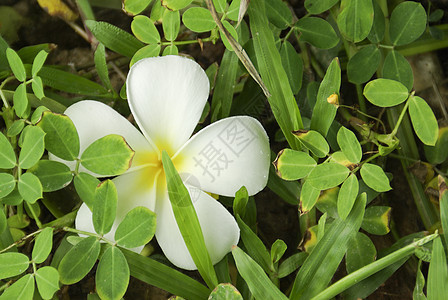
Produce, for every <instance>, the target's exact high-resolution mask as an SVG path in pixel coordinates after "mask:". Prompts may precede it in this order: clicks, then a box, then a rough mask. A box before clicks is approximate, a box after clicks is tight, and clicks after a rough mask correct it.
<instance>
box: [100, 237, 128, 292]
mask: <svg viewBox="0 0 448 300" xmlns="http://www.w3.org/2000/svg"><path fill="white" fill-rule="evenodd" d="M95 283H96V291H97V293H98V295H99V296H100V297H101V299H117V300H119V299H121V298H122V297H123V296H124V294H125V293H126V289H127V288H128V284H129V266H128V263H127V261H126V258H125V257H124V255H123V253H121V251H120V249H118V248H117V247H115V246H112V247H109V248H108V249H107V250H106V251H105V252H104V254H103V255H102V256H101V259H100V263H99V264H98V269H97V271H96V275H95Z"/></svg>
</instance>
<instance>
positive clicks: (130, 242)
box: [115, 206, 156, 248]
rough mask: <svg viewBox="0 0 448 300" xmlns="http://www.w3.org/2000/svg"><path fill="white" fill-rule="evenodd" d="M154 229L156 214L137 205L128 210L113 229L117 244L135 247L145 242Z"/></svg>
mask: <svg viewBox="0 0 448 300" xmlns="http://www.w3.org/2000/svg"><path fill="white" fill-rule="evenodd" d="M155 231H156V214H155V213H153V212H152V211H151V210H149V209H148V208H146V207H143V206H139V207H136V208H134V209H132V210H131V211H129V212H128V213H127V214H126V216H125V217H124V219H123V221H121V223H120V224H119V225H118V228H117V230H116V231H115V241H116V242H117V244H118V245H119V246H122V247H125V248H135V247H139V246H143V245H145V244H147V243H148V242H149V241H150V240H151V239H152V238H153V236H154V234H155Z"/></svg>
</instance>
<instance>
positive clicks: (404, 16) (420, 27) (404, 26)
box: [389, 1, 426, 46]
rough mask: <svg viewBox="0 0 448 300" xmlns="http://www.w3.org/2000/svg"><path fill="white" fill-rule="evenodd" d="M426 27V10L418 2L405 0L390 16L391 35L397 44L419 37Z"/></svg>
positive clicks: (391, 38) (406, 42)
mask: <svg viewBox="0 0 448 300" xmlns="http://www.w3.org/2000/svg"><path fill="white" fill-rule="evenodd" d="M425 29H426V12H425V9H424V8H423V6H422V5H421V4H420V3H418V2H413V1H405V2H402V3H400V4H398V5H397V7H395V9H394V10H393V11H392V14H391V16H390V26H389V35H390V40H391V42H392V44H394V45H395V46H401V45H406V44H409V43H412V42H413V41H415V40H416V39H418V38H419V37H420V36H421V35H422V34H423V32H425Z"/></svg>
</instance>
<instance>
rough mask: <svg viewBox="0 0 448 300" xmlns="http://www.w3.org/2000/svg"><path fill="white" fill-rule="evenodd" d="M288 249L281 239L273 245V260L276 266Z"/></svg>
mask: <svg viewBox="0 0 448 300" xmlns="http://www.w3.org/2000/svg"><path fill="white" fill-rule="evenodd" d="M286 248H287V246H286V244H285V242H284V241H282V240H280V239H277V240H276V241H275V242H274V244H272V247H271V260H272V262H273V263H274V264H275V263H277V262H278V261H279V260H280V259H281V258H282V256H283V254H285V251H286Z"/></svg>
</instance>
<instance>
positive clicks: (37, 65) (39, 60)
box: [31, 50, 48, 78]
mask: <svg viewBox="0 0 448 300" xmlns="http://www.w3.org/2000/svg"><path fill="white" fill-rule="evenodd" d="M47 56H48V52H47V51H45V50H40V51H39V53H37V55H36V57H35V58H34V61H33V67H32V68H31V76H32V77H33V78H34V77H36V75H37V73H38V72H39V71H40V69H42V66H43V65H44V63H45V60H46V59H47Z"/></svg>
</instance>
